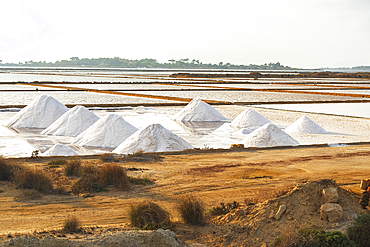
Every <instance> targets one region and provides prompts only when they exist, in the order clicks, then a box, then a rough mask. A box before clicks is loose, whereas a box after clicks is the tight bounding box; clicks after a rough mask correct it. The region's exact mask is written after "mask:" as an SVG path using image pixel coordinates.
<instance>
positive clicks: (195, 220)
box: [176, 195, 205, 225]
mask: <svg viewBox="0 0 370 247" xmlns="http://www.w3.org/2000/svg"><path fill="white" fill-rule="evenodd" d="M176 209H177V211H178V212H179V214H180V216H181V218H182V219H183V221H184V222H185V223H190V224H192V225H203V224H204V221H205V207H204V203H203V202H202V201H201V200H200V199H198V198H196V197H195V196H193V195H184V196H182V197H180V199H179V200H178V202H177V206H176Z"/></svg>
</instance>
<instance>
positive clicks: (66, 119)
mask: <svg viewBox="0 0 370 247" xmlns="http://www.w3.org/2000/svg"><path fill="white" fill-rule="evenodd" d="M98 120H99V117H98V116H96V115H95V114H94V113H92V112H91V111H89V110H88V109H86V108H85V107H83V106H75V107H73V108H72V109H70V110H69V111H67V112H66V113H64V114H63V115H62V116H61V117H60V118H58V119H57V120H56V121H55V122H54V123H52V124H51V125H50V126H49V127H48V128H46V129H45V130H44V131H42V132H41V134H43V135H56V136H78V135H79V134H81V133H82V132H84V131H85V130H86V129H87V128H89V127H90V126H91V125H93V124H94V123H95V122H96V121H98Z"/></svg>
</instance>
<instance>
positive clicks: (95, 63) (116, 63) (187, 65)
mask: <svg viewBox="0 0 370 247" xmlns="http://www.w3.org/2000/svg"><path fill="white" fill-rule="evenodd" d="M0 65H3V66H35V67H99V68H174V69H263V70H281V69H293V68H291V67H288V66H284V65H281V64H280V63H279V62H277V63H269V64H267V63H265V64H263V65H256V64H249V65H234V64H231V63H223V62H219V63H218V64H211V63H208V64H207V63H202V62H200V61H199V60H196V59H193V60H190V59H189V58H185V59H180V60H175V59H170V60H168V62H167V63H159V62H158V61H157V60H156V59H152V58H145V59H140V60H130V59H124V58H119V57H114V58H82V59H80V58H78V57H71V58H70V59H69V60H61V61H56V62H54V63H53V62H45V61H44V62H41V61H40V62H34V61H32V60H31V61H26V62H24V63H3V64H1V60H0Z"/></svg>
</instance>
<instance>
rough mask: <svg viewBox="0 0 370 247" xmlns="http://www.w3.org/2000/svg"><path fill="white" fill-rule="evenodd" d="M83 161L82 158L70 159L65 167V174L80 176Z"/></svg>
mask: <svg viewBox="0 0 370 247" xmlns="http://www.w3.org/2000/svg"><path fill="white" fill-rule="evenodd" d="M81 163H82V161H81V159H73V160H70V161H68V162H67V164H66V165H65V167H64V174H65V175H66V176H80V174H81Z"/></svg>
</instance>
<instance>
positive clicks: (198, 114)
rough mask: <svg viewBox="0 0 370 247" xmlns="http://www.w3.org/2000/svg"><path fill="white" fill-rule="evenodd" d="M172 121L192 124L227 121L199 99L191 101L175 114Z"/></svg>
mask: <svg viewBox="0 0 370 247" xmlns="http://www.w3.org/2000/svg"><path fill="white" fill-rule="evenodd" d="M172 120H175V121H182V122H186V121H193V122H220V121H227V118H225V117H224V116H222V114H221V113H220V112H219V111H217V110H216V109H215V108H213V107H212V106H210V105H209V104H207V103H205V102H203V101H202V100H201V99H199V98H197V99H193V100H192V101H191V102H190V103H189V104H188V105H187V106H185V107H184V109H182V110H181V111H180V112H178V113H176V114H175V115H174V116H173V118H172Z"/></svg>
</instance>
